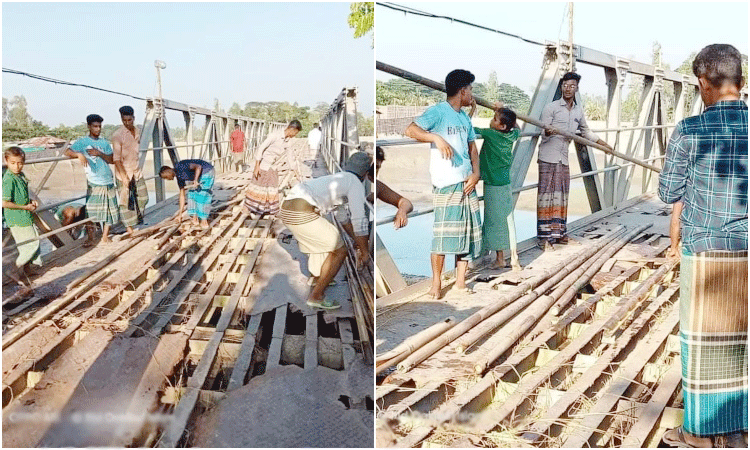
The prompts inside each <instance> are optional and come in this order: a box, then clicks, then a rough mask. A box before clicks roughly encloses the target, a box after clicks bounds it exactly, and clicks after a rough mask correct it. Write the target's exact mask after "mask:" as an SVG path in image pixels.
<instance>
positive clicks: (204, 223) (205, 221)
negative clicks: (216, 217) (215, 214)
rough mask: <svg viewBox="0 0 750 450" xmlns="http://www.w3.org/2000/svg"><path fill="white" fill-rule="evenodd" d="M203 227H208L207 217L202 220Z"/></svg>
mask: <svg viewBox="0 0 750 450" xmlns="http://www.w3.org/2000/svg"><path fill="white" fill-rule="evenodd" d="M196 225H197V224H196ZM201 228H203V229H204V230H207V229H208V220H206V219H203V220H201Z"/></svg>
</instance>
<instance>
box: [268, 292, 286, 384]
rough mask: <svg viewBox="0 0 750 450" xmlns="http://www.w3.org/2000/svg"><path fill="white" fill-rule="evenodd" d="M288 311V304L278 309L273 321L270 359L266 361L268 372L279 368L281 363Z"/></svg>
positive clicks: (269, 351)
mask: <svg viewBox="0 0 750 450" xmlns="http://www.w3.org/2000/svg"><path fill="white" fill-rule="evenodd" d="M288 309H289V304H288V303H285V304H284V305H282V306H279V307H277V308H276V314H275V316H274V321H273V334H272V335H271V346H270V347H269V349H268V359H267V360H266V368H267V369H266V370H268V369H270V368H273V367H276V366H278V365H279V363H280V362H281V344H283V341H284V330H285V328H286V313H287V310H288Z"/></svg>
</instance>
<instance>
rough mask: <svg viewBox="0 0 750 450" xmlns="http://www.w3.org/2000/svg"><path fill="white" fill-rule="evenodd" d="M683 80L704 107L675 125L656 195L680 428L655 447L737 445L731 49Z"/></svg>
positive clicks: (742, 275) (741, 209)
mask: <svg viewBox="0 0 750 450" xmlns="http://www.w3.org/2000/svg"><path fill="white" fill-rule="evenodd" d="M693 73H694V74H695V76H696V77H698V83H699V88H700V93H701V98H702V99H703V103H704V104H705V105H706V109H705V110H704V111H703V114H701V115H699V116H695V117H688V118H686V119H685V120H683V121H681V122H680V123H679V124H677V126H676V128H675V131H674V133H673V134H672V137H671V139H670V141H669V146H668V148H667V158H666V161H665V163H664V170H663V172H662V173H661V175H660V177H659V197H660V198H661V199H662V200H663V201H664V202H666V203H675V202H678V201H682V202H683V204H684V207H683V210H682V214H681V221H682V225H683V229H682V230H683V231H682V232H683V236H682V240H683V249H682V255H681V268H680V278H681V280H680V341H681V360H682V372H683V386H682V387H683V395H684V407H685V414H684V421H683V425H682V427H678V428H676V429H673V430H669V431H668V432H667V433H665V434H664V438H663V439H664V441H665V442H666V443H667V444H669V445H673V446H679V447H685V446H690V447H711V446H714V447H716V446H717V445H718V446H724V445H720V444H722V442H720V441H721V440H725V442H724V443H726V444H729V445H728V446H734V445H732V444H738V445H740V446H744V447H747V429H748V416H747V406H748V403H747V400H748V390H747V375H748V372H747V367H748V366H747V317H748V315H747V238H748V236H747V232H748V228H747V187H748V186H747V156H748V154H747V131H748V130H747V105H746V104H745V103H744V102H743V101H741V100H740V90H741V89H742V87H743V85H744V80H743V78H742V59H741V55H740V53H739V51H737V49H736V48H734V47H733V46H731V45H726V44H714V45H709V46H708V47H706V48H704V49H703V50H701V52H700V53H699V54H698V55H697V56H696V57H695V60H694V62H693Z"/></svg>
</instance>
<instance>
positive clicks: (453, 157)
mask: <svg viewBox="0 0 750 450" xmlns="http://www.w3.org/2000/svg"><path fill="white" fill-rule="evenodd" d="M473 82H474V75H473V74H472V73H471V72H469V71H467V70H461V69H457V70H454V71H452V72H451V73H449V74H448V75H447V76H446V77H445V91H446V94H447V95H448V98H447V100H446V101H444V102H441V103H438V104H437V105H434V106H432V107H430V108H429V109H427V111H425V112H424V114H422V115H421V116H419V117H417V118H416V119H415V120H414V122H412V123H411V124H410V125H409V126H408V127H407V128H406V131H405V133H404V134H406V135H407V136H408V137H411V138H414V139H416V140H418V141H421V142H429V143H430V144H431V145H430V176H431V178H432V185H433V191H432V192H433V195H434V197H433V205H434V207H435V222H434V225H433V228H432V233H433V237H432V253H431V254H430V262H431V265H432V287H431V288H430V290H429V292H428V293H427V294H428V295H429V296H431V297H432V298H434V299H438V298H440V295H441V287H442V286H441V279H440V277H441V276H442V272H443V265H444V263H445V255H446V254H452V255H455V257H456V284H455V285H454V289H455V290H457V291H459V292H465V293H471V290H470V289H469V288H468V287H466V269H467V267H468V264H469V261H468V260H469V259H475V258H478V257H479V255H480V253H481V251H482V218H481V214H480V212H479V198H478V197H477V193H476V189H474V188H475V187H476V185H477V183H478V182H479V152H478V151H477V146H476V143H475V142H474V127H473V126H472V125H471V119H470V118H469V116H468V115H467V114H466V112H464V111H463V110H462V109H461V107H463V106H470V105H471V102H472V101H473V100H474V96H473V94H472V85H471V84H472V83H473Z"/></svg>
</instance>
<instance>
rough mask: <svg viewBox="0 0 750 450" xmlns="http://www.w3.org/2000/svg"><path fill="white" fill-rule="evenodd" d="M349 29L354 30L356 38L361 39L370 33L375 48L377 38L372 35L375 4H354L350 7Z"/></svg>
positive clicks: (372, 45)
mask: <svg viewBox="0 0 750 450" xmlns="http://www.w3.org/2000/svg"><path fill="white" fill-rule="evenodd" d="M349 11H350V12H349V18H348V19H347V22H348V23H349V28H354V38H355V39H357V38H361V37H362V36H364V35H366V34H367V33H370V36H371V39H372V43H371V44H370V46H371V47H373V48H374V47H375V36H374V35H373V34H372V33H371V31H372V27H373V25H374V24H375V3H373V2H353V3H351V4H350V5H349Z"/></svg>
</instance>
